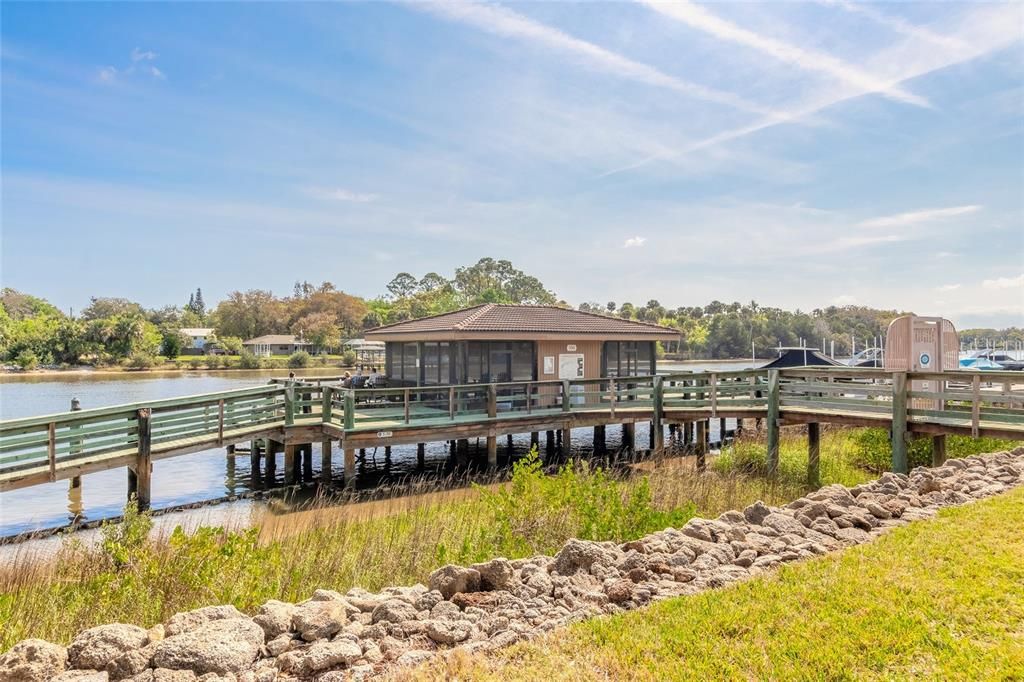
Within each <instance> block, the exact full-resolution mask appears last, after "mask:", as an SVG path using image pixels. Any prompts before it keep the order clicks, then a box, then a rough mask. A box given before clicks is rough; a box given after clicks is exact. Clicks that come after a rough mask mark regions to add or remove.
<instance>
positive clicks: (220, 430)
mask: <svg viewBox="0 0 1024 682" xmlns="http://www.w3.org/2000/svg"><path fill="white" fill-rule="evenodd" d="M223 445H224V399H223V398H221V399H220V400H218V401H217V446H218V447H220V446H223Z"/></svg>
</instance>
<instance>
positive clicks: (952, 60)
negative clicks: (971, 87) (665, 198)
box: [599, 4, 1020, 177]
mask: <svg viewBox="0 0 1024 682" xmlns="http://www.w3.org/2000/svg"><path fill="white" fill-rule="evenodd" d="M1019 25H1020V13H1019V9H1018V7H1017V6H1014V5H1011V4H999V5H983V6H977V7H976V8H974V9H973V11H972V12H971V13H970V14H968V15H966V16H963V17H960V18H959V19H958V27H959V29H960V30H959V32H958V34H957V36H956V38H957V39H958V40H960V41H961V42H962V43H963V45H964V47H963V48H962V49H959V50H952V49H947V50H936V49H935V46H934V45H932V44H931V43H928V42H927V41H923V40H920V39H917V38H908V39H907V40H906V41H904V42H903V43H902V44H898V45H895V46H892V47H889V48H887V49H885V50H882V51H880V52H878V53H876V54H875V55H874V56H873V57H872V59H871V60H870V63H871V64H875V65H876V68H879V69H880V70H881V69H885V74H886V78H887V80H888V82H889V83H890V84H892V85H898V84H900V83H903V82H906V81H908V80H912V79H914V78H919V77H920V76H924V75H925V74H929V73H932V72H935V71H938V70H940V69H945V68H948V67H950V66H953V65H955V64H962V63H965V62H969V61H971V60H974V59H977V58H978V57H981V56H983V55H987V54H991V53H992V52H995V51H996V50H999V49H1002V48H1004V47H1006V46H1007V45H1010V44H1012V43H1014V42H1016V41H1019V40H1020V30H1019V28H1018V27H1019ZM870 92H872V91H871V90H865V89H863V88H860V87H856V86H852V85H849V84H845V85H842V86H841V87H838V88H834V89H830V90H827V91H823V92H817V93H815V94H814V95H812V96H811V97H810V98H808V99H806V100H805V101H803V102H801V103H798V104H796V105H795V106H793V107H791V108H790V109H788V110H786V111H777V112H775V115H773V116H770V117H765V118H763V119H761V120H758V121H755V122H753V123H751V124H749V125H744V126H740V127H738V128H733V129H730V130H725V131H723V132H720V133H717V134H715V135H712V136H710V137H707V138H704V139H702V140H698V141H696V142H692V143H691V144H689V145H687V146H685V147H683V148H681V149H678V150H676V151H674V152H672V153H669V154H653V155H650V156H647V157H644V158H641V159H638V160H637V161H634V162H632V163H629V164H626V165H623V166H619V167H617V168H613V169H611V170H608V171H605V172H604V173H601V174H600V175H599V177H607V176H610V175H615V174H618V173H624V172H628V171H632V170H636V169H638V168H641V167H643V166H646V165H647V164H650V163H653V162H655V161H661V160H675V159H678V158H681V157H683V156H686V155H688V154H692V153H694V152H697V151H700V150H703V149H707V148H709V147H714V146H717V145H720V144H724V143H726V142H731V141H733V140H738V139H740V138H743V137H746V136H748V135H753V134H755V133H758V132H761V131H762V130H767V129H769V128H773V127H775V126H777V125H780V124H783V123H795V122H798V121H801V120H803V119H806V118H809V117H811V116H814V115H816V114H818V113H820V112H821V111H823V110H825V109H828V108H830V107H833V106H835V105H837V104H840V103H842V102H846V101H848V100H851V99H855V98H857V97H861V96H862V95H865V94H868V93H870Z"/></svg>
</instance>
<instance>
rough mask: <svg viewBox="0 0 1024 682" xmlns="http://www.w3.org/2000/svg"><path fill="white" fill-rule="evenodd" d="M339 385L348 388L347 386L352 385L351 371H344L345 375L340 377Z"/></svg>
mask: <svg viewBox="0 0 1024 682" xmlns="http://www.w3.org/2000/svg"><path fill="white" fill-rule="evenodd" d="M341 385H342V386H343V387H344V388H348V387H349V386H351V385H352V373H351V372H345V376H343V377H341Z"/></svg>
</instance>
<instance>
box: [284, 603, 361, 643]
mask: <svg viewBox="0 0 1024 682" xmlns="http://www.w3.org/2000/svg"><path fill="white" fill-rule="evenodd" d="M353 611H355V609H354V608H353V607H352V606H350V605H349V604H348V603H347V602H345V601H344V600H325V601H307V602H304V603H302V604H299V605H297V606H296V607H295V610H294V611H293V612H292V621H291V627H292V629H293V630H295V631H296V632H298V633H299V636H300V637H302V639H304V640H306V641H307V642H315V641H316V640H318V639H325V638H327V637H330V636H331V635H333V634H334V633H336V632H339V631H340V630H341V629H342V628H343V627H345V625H346V624H347V623H348V618H349V615H350V614H351V613H353Z"/></svg>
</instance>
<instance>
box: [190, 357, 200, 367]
mask: <svg viewBox="0 0 1024 682" xmlns="http://www.w3.org/2000/svg"><path fill="white" fill-rule="evenodd" d="M188 366H189V369H199V368H200V367H202V366H203V359H202V358H200V357H191V358H189V359H188Z"/></svg>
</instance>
